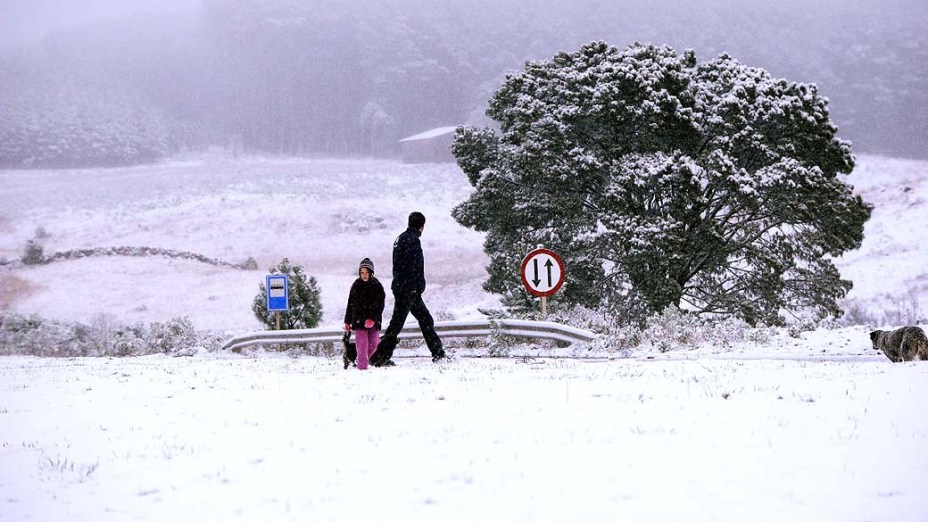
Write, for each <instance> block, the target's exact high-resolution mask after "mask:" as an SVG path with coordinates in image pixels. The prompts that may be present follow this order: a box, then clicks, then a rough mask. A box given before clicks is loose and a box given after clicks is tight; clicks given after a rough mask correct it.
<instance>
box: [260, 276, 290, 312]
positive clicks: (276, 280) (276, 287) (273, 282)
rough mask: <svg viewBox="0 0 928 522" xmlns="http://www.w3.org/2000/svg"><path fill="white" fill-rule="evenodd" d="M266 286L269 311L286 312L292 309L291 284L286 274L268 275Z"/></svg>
mask: <svg viewBox="0 0 928 522" xmlns="http://www.w3.org/2000/svg"><path fill="white" fill-rule="evenodd" d="M264 288H265V289H267V311H268V312H286V311H287V310H289V309H290V297H289V296H290V285H289V283H288V282H287V276H286V275H285V274H275V275H269V276H267V277H266V278H265V285H264Z"/></svg>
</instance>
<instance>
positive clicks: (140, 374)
mask: <svg viewBox="0 0 928 522" xmlns="http://www.w3.org/2000/svg"><path fill="white" fill-rule="evenodd" d="M816 348H821V349H823V350H827V349H829V348H830V346H829V345H828V344H826V343H824V342H823V344H821V345H817V346H816ZM797 355H801V354H797ZM398 364H399V365H398V366H397V367H396V368H391V369H378V370H373V371H368V372H358V371H344V370H342V369H341V366H340V364H339V363H338V361H335V360H327V359H324V358H315V357H299V358H291V357H287V356H281V355H272V356H266V357H252V358H242V357H239V356H217V357H196V358H192V359H191V358H184V359H176V358H170V357H167V356H150V357H139V358H128V359H103V358H100V359H81V360H62V359H37V358H26V357H6V358H2V359H0V466H2V469H3V472H2V473H0V520H16V521H29V520H34V521H48V520H69V521H77V520H88V521H90V520H92V521H104V520H119V521H122V520H152V521H155V520H223V521H231V520H255V521H258V520H260V521H269V520H301V521H302V520H313V521H327V520H333V521H341V520H365V519H376V520H398V521H399V520H402V521H418V520H421V521H434V520H443V521H452V520H455V521H456V520H460V521H471V520H551V521H556V520H557V521H560V520H692V521H702V520H706V521H709V520H755V521H764V520H770V521H782V520H809V521H812V520H815V521H821V520H835V521H845V520H851V521H853V520H862V521H887V522H888V521H893V522H896V521H912V522H916V521H924V520H926V517H928V503H926V502H925V495H924V483H925V480H926V479H928V402H926V401H925V400H924V397H925V392H926V390H928V385H926V383H928V364H917V363H906V364H896V365H893V364H890V363H888V362H886V361H884V360H881V359H880V358H879V357H862V358H861V359H860V360H854V361H850V362H848V361H830V360H811V359H809V358H806V357H802V356H797V357H796V358H795V359H791V358H786V359H782V360H775V359H760V360H752V359H741V358H739V357H727V358H711V357H707V358H704V359H699V360H684V359H682V358H679V357H674V356H672V355H670V356H662V357H660V358H659V359H658V360H648V359H645V358H639V359H623V360H613V361H582V360H550V359H517V358H510V359H459V360H456V361H451V362H449V363H448V364H444V365H440V366H436V365H434V364H432V363H431V362H429V361H428V359H427V358H416V359H409V358H405V359H399V360H398Z"/></svg>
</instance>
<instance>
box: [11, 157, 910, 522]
mask: <svg viewBox="0 0 928 522" xmlns="http://www.w3.org/2000/svg"><path fill="white" fill-rule="evenodd" d="M858 165H859V166H858V169H857V170H856V171H855V173H854V174H853V175H852V176H851V182H852V183H854V184H855V187H856V188H857V190H858V191H859V192H860V193H861V194H863V196H864V198H865V199H866V200H868V201H870V202H872V203H874V204H875V205H876V209H875V211H874V217H873V219H872V220H871V222H870V223H868V225H867V229H866V233H867V237H866V239H865V242H864V247H863V248H862V249H861V250H860V251H859V252H854V253H851V254H849V255H847V256H845V258H844V259H841V260H839V262H838V264H839V267H840V268H841V270H842V273H843V274H844V275H845V276H846V277H849V278H851V279H852V280H854V281H855V283H856V287H855V289H854V290H853V291H852V294H851V295H850V296H849V300H850V301H849V303H851V304H853V305H854V306H855V307H857V310H858V312H859V313H865V314H867V315H869V316H871V317H873V318H874V319H875V320H876V321H877V322H881V321H884V320H887V319H892V318H898V317H902V316H904V315H905V314H904V313H901V312H900V310H902V311H905V310H909V309H912V310H911V312H912V313H911V314H910V315H911V316H912V317H916V318H918V317H924V312H921V311H920V302H921V301H920V299H921V295H924V293H925V292H924V291H925V289H926V286H928V276H926V272H925V270H924V267H925V266H926V262H925V261H926V260H928V247H926V246H924V245H928V242H924V241H922V240H921V239H920V234H923V230H924V229H925V225H926V224H928V204H926V195H928V163H926V162H917V161H905V160H893V159H886V158H876V157H864V158H860V161H859V162H858ZM0 186H2V187H3V189H2V191H0V258H6V259H7V260H14V259H17V258H19V257H20V256H21V255H22V252H23V250H24V246H25V243H26V241H28V240H29V239H31V238H33V237H34V236H36V232H37V230H38V229H39V228H40V227H41V229H42V230H43V231H44V232H46V233H47V234H48V237H47V238H45V239H43V240H42V244H43V246H44V249H45V253H46V254H51V253H54V252H58V251H64V250H69V249H78V248H93V247H103V246H148V247H162V248H167V249H175V250H186V251H192V252H196V253H200V254H203V255H206V256H209V257H214V258H219V259H223V260H227V261H232V262H241V261H244V260H245V259H247V258H248V257H254V258H255V259H257V260H258V265H259V267H261V269H260V270H257V271H242V270H235V269H231V268H223V267H215V266H211V265H206V264H202V263H197V262H194V261H179V260H173V259H166V258H117V257H111V258H89V259H82V260H76V261H62V262H56V263H52V264H49V265H44V266H36V267H25V266H20V265H18V264H16V263H13V264H7V265H5V266H4V267H0V309H5V310H11V311H15V312H18V313H25V314H28V313H37V314H39V315H42V316H44V317H49V318H57V319H67V320H76V321H83V322H86V323H90V322H92V321H93V320H94V318H98V317H100V314H106V315H108V316H110V317H112V318H114V319H116V320H119V321H124V322H150V321H164V320H167V319H169V318H171V317H174V316H189V317H190V318H191V320H192V321H193V323H194V324H195V325H196V326H197V327H198V328H204V329H215V330H219V331H222V332H226V333H229V334H234V333H242V332H247V331H251V330H255V329H259V328H260V327H259V325H258V323H257V321H256V320H255V319H254V318H253V317H252V316H251V311H250V303H251V300H252V299H253V298H254V296H255V295H256V294H257V291H258V284H259V283H260V282H261V281H262V280H263V276H264V274H265V273H266V272H265V270H264V269H265V268H267V267H269V266H271V265H274V264H276V263H278V262H279V261H280V259H281V258H283V257H288V258H290V260H291V261H293V262H298V263H302V264H304V266H306V268H307V271H308V272H309V273H310V274H312V275H315V276H316V277H317V278H318V279H319V281H320V286H321V288H322V297H323V304H324V307H325V318H324V323H325V324H327V325H335V324H338V323H339V322H340V319H341V318H340V315H341V313H342V310H343V306H344V300H345V298H346V296H347V290H348V287H349V286H350V284H351V281H352V280H353V277H354V274H355V273H356V267H357V264H358V261H359V260H360V259H361V258H363V257H366V256H369V257H371V258H372V259H373V260H374V262H375V264H376V265H377V268H378V275H379V276H381V278H382V279H383V280H384V282H385V284H388V283H389V277H388V275H389V273H390V266H389V257H390V246H391V244H392V241H393V238H394V237H395V236H396V235H397V234H398V233H399V232H401V231H402V230H403V228H404V227H405V220H406V215H407V214H408V212H409V211H410V210H414V209H418V210H421V211H423V212H424V213H425V214H426V216H427V217H428V219H429V221H428V224H427V225H426V231H425V235H424V236H423V246H424V249H425V256H426V270H427V274H426V275H427V278H428V280H429V288H428V290H427V292H426V294H425V299H426V302H427V303H429V305H430V308H431V309H432V310H433V313H434V314H435V315H437V316H438V317H440V318H444V319H466V318H472V317H476V316H477V315H478V312H477V308H478V307H492V306H494V305H495V303H496V300H495V298H494V297H493V296H491V295H487V294H485V293H484V292H483V291H482V290H481V289H480V282H481V281H482V280H483V278H484V271H483V266H484V264H485V263H486V258H485V256H484V254H483V253H482V246H481V236H480V234H477V233H475V232H473V231H469V230H466V229H463V228H461V227H459V226H458V225H457V224H455V223H454V221H453V220H452V219H451V218H450V216H449V215H448V212H449V210H450V209H451V208H452V206H453V205H455V204H456V203H457V202H459V201H461V200H463V199H464V197H465V196H466V194H467V193H468V190H469V186H468V185H467V183H466V180H465V179H464V177H463V175H461V174H460V172H459V171H458V170H457V168H456V167H454V166H453V165H430V166H407V165H402V164H399V163H394V162H385V161H367V160H296V159H251V160H241V161H232V160H230V159H227V158H223V157H221V156H205V157H200V158H195V159H192V160H190V161H185V162H181V161H175V162H172V163H168V164H164V165H157V166H147V167H136V168H129V169H110V170H92V171H40V172H21V171H0ZM389 301H390V300H389V299H388V306H389ZM906 313H908V312H906ZM891 326H895V325H891ZM868 331H869V329H868V328H867V327H866V326H856V327H848V328H842V329H837V330H819V331H814V332H805V333H803V334H802V335H800V336H798V337H796V336H790V335H788V334H786V333H785V332H783V333H781V334H779V335H775V336H773V337H771V339H770V340H769V341H766V342H763V343H758V344H757V345H751V344H746V345H745V344H740V345H737V346H734V347H722V346H703V347H700V348H698V349H695V350H681V351H671V352H668V353H646V352H636V353H633V354H630V355H631V356H630V357H628V358H625V359H609V358H600V359H583V360H580V359H569V358H564V359H555V358H540V357H539V358H532V357H511V358H506V359H470V358H463V357H458V358H456V359H455V360H452V361H450V362H448V363H446V364H441V365H434V364H432V363H430V362H428V359H427V358H425V357H411V355H414V354H419V353H420V352H422V350H408V351H405V353H401V358H399V359H398V360H397V362H398V366H397V367H396V368H391V369H375V370H372V371H368V372H358V371H344V370H342V369H341V365H340V363H339V361H336V360H334V359H327V358H324V357H309V356H305V355H289V354H286V353H284V354H281V353H271V354H265V353H261V352H259V353H257V354H252V355H251V356H248V357H242V356H238V355H233V354H201V355H198V356H196V357H187V358H170V357H166V356H149V357H139V358H127V359H111V358H86V359H38V358H32V357H20V356H15V357H2V358H0V520H2V521H6V520H11V521H21V520H35V521H56V520H68V521H85V520H86V521H91V520H92V521H98V520H119V521H122V520H152V521H155V520H197V521H201V520H256V521H257V520H261V521H264V520H313V521H316V520H360V519H362V517H363V518H368V519H379V520H403V521H410V520H429V521H432V520H462V521H463V520H468V521H469V520H480V519H484V520H696V521H699V520H739V521H740V520H778V521H779V520H815V521H819V520H834V521H847V520H851V521H855V520H859V521H884V520H885V521H913V522H914V521H924V520H928V500H926V497H925V494H924V484H925V483H926V482H928V401H925V399H924V398H925V397H928V363H914V362H913V363H903V364H890V363H889V362H888V361H887V360H886V359H885V357H883V356H882V355H880V354H878V353H876V352H874V351H873V350H871V349H870V343H869V339H868V337H867V333H868ZM423 353H424V352H423ZM518 353H532V351H531V349H530V348H529V350H528V352H526V351H525V349H523V350H522V351H521V352H518ZM562 353H563V355H565V356H569V355H570V354H571V351H570V349H566V350H563V349H562Z"/></svg>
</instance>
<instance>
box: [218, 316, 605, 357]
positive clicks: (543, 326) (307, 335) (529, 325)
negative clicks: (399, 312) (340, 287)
mask: <svg viewBox="0 0 928 522" xmlns="http://www.w3.org/2000/svg"><path fill="white" fill-rule="evenodd" d="M435 331H436V332H438V334H439V335H440V336H442V337H487V336H489V335H493V334H500V335H508V336H512V337H521V338H528V339H549V340H553V341H562V342H566V343H571V344H573V343H578V342H590V341H592V340H594V339H596V338H597V337H598V335H597V334H595V333H593V332H590V331H588V330H582V329H580V328H574V327H572V326H567V325H564V324H560V323H552V322H547V321H522V320H516V319H497V320H489V319H485V320H477V321H438V322H436V323H435ZM344 333H345V331H344V330H342V329H341V328H339V327H336V326H333V327H327V328H309V329H302V330H268V331H263V332H253V333H249V334H244V335H239V336H237V337H233V338H232V339H229V341H227V342H226V344H225V345H223V347H222V349H223V350H232V351H233V352H240V351H242V350H243V349H245V348H248V347H249V346H258V345H281V344H299V343H327V342H331V343H334V342H341V340H342V335H343V334H344ZM398 337H399V339H401V340H402V339H416V338H419V339H421V338H422V331H421V330H419V326H418V325H415V324H408V325H406V326H404V327H403V330H402V331H401V332H400V334H399V336H398Z"/></svg>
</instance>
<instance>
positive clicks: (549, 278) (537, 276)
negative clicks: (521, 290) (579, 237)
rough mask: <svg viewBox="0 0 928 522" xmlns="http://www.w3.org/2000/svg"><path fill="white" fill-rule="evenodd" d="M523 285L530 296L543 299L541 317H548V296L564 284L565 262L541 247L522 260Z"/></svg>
mask: <svg viewBox="0 0 928 522" xmlns="http://www.w3.org/2000/svg"><path fill="white" fill-rule="evenodd" d="M520 273H521V276H522V285H523V286H525V289H526V290H528V291H529V293H530V294H532V295H534V296H536V297H540V298H541V316H542V317H545V316H546V315H548V296H551V295H554V293H555V292H557V291H558V290H560V288H561V285H563V284H564V275H565V270H564V261H563V260H561V258H560V256H558V255H557V254H555V253H554V252H552V251H551V250H548V249H547V248H542V247H541V246H539V247H538V248H536V249H535V250H532V251H531V252H529V253H528V255H526V256H525V259H523V260H522V268H521V270H520Z"/></svg>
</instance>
